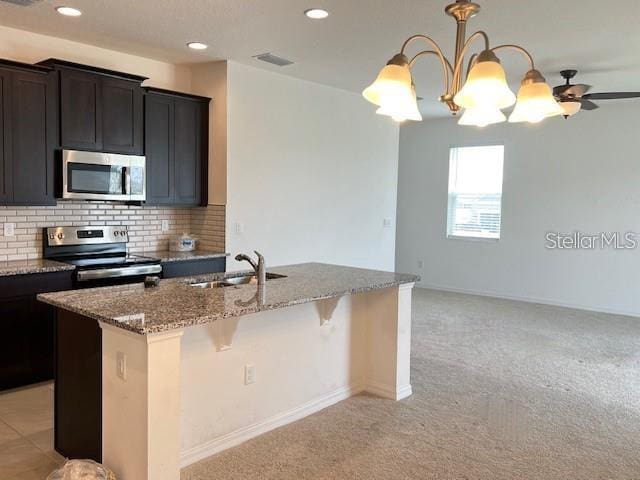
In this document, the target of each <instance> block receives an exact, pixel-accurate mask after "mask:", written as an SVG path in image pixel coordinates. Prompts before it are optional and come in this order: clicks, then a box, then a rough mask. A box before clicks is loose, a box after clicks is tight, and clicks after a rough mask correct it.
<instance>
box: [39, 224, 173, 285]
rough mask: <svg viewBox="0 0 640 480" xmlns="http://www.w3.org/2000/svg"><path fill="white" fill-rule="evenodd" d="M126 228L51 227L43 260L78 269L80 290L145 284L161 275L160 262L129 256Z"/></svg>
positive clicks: (138, 256) (46, 239)
mask: <svg viewBox="0 0 640 480" xmlns="http://www.w3.org/2000/svg"><path fill="white" fill-rule="evenodd" d="M128 241H129V232H128V231H127V228H126V227H112V226H90V227H48V228H45V229H44V257H45V258H48V259H50V260H56V261H59V262H65V263H70V264H72V265H75V266H76V273H75V286H76V287H77V288H87V287H97V286H106V285H118V284H122V283H136V282H142V281H143V280H144V277H146V276H147V275H160V274H161V273H162V266H161V265H160V260H158V259H156V258H151V257H144V256H141V255H129V254H128V253H127V242H128Z"/></svg>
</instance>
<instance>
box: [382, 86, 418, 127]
mask: <svg viewBox="0 0 640 480" xmlns="http://www.w3.org/2000/svg"><path fill="white" fill-rule="evenodd" d="M376 113H377V114H378V115H386V116H388V117H391V118H393V119H394V120H395V121H396V122H404V121H405V120H413V121H415V122H421V121H422V115H421V114H420V110H419V109H418V100H417V96H416V89H415V86H413V85H412V86H411V95H410V96H407V95H406V94H403V95H401V96H397V97H395V98H394V100H393V101H392V102H389V103H383V104H382V105H381V106H380V108H378V110H377V111H376Z"/></svg>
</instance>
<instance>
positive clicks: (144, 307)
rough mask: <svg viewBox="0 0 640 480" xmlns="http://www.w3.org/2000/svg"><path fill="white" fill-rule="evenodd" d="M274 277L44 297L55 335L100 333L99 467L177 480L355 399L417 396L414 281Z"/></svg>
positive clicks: (379, 276) (338, 272)
mask: <svg viewBox="0 0 640 480" xmlns="http://www.w3.org/2000/svg"><path fill="white" fill-rule="evenodd" d="M269 273H270V274H271V275H270V280H268V281H267V282H266V285H264V286H257V285H254V284H250V283H249V284H241V285H231V286H221V284H220V283H219V282H218V281H219V280H220V279H221V278H222V277H224V278H226V279H227V280H228V279H229V278H230V277H238V276H240V275H242V273H236V274H226V275H223V274H219V275H208V276H206V277H199V278H192V279H173V280H164V281H162V282H161V283H160V285H159V286H158V287H154V288H147V289H145V288H144V286H143V285H141V284H135V285H127V286H117V287H106V288H100V289H88V290H82V291H70V292H58V293H52V294H43V295H40V296H39V299H40V300H41V301H44V302H46V303H49V304H51V305H54V306H55V307H57V309H58V323H59V324H63V325H64V324H65V322H68V324H69V326H71V328H76V327H77V328H84V327H85V326H86V325H89V324H95V323H96V322H98V323H99V325H100V329H101V340H100V342H101V348H100V350H101V351H100V353H99V356H100V369H101V380H100V402H99V403H100V405H101V412H99V413H100V418H101V420H100V422H101V430H102V431H101V435H100V438H101V440H102V445H101V460H102V461H103V462H104V463H105V464H106V465H107V466H109V467H110V468H112V469H113V470H114V471H115V473H116V475H118V478H125V479H127V478H135V479H153V480H178V479H179V478H180V468H181V467H183V466H186V465H189V464H191V463H193V462H195V461H197V460H200V459H202V458H205V457H207V456H210V455H212V454H214V453H217V452H219V451H221V450H224V449H226V448H229V447H231V446H234V445H237V444H239V443H241V442H243V441H245V440H247V439H249V438H252V437H254V436H256V435H259V434H261V433H264V432H266V431H269V430H272V429H274V428H277V427H279V426H281V425H284V424H286V423H289V422H291V421H294V420H297V419H300V418H303V417H304V416H307V415H309V414H311V413H314V412H316V411H318V410H321V409H322V408H325V407H327V406H329V405H331V404H333V403H336V402H338V401H340V400H343V399H345V398H348V397H349V396H352V395H355V394H357V393H360V392H363V391H367V392H370V393H373V394H375V395H379V396H381V397H386V398H390V399H393V400H399V399H402V398H404V397H406V396H408V395H410V394H411V385H410V381H409V359H410V342H411V289H412V287H413V285H414V283H415V281H416V280H418V278H417V277H415V276H413V275H402V274H395V273H388V272H379V271H373V270H363V269H357V268H350V267H340V266H335V265H327V264H318V263H310V264H301V265H292V266H285V267H277V268H272V269H269ZM245 274H246V272H245ZM210 282H213V283H210ZM193 283H197V284H199V286H193V285H192V284H193ZM59 337H60V336H59ZM63 337H64V336H63ZM59 340H61V341H63V339H61V338H59ZM59 348H60V345H59ZM68 348H72V347H71V346H70V345H69V346H68ZM56 389H58V387H56ZM56 398H58V397H56ZM75 408H76V409H81V408H82V407H78V406H75ZM56 436H57V433H56Z"/></svg>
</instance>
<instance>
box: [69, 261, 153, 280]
mask: <svg viewBox="0 0 640 480" xmlns="http://www.w3.org/2000/svg"><path fill="white" fill-rule="evenodd" d="M157 273H162V265H138V266H135V267H120V268H97V269H95V270H82V271H79V272H78V273H77V279H78V282H88V281H90V280H103V279H105V278H122V277H134V276H137V275H153V274H157Z"/></svg>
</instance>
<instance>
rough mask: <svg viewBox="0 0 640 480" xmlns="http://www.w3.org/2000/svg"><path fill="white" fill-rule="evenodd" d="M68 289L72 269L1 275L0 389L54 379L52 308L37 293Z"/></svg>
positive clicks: (53, 321)
mask: <svg viewBox="0 0 640 480" xmlns="http://www.w3.org/2000/svg"><path fill="white" fill-rule="evenodd" d="M69 289H71V272H55V273H44V274H32V275H12V276H8V277H0V329H1V332H2V334H1V335H0V390H7V389H10V388H16V387H21V386H24V385H30V384H33V383H38V382H43V381H47V380H52V379H53V375H54V372H53V352H54V323H55V320H54V318H55V317H54V309H53V308H52V307H50V306H49V305H45V304H43V303H40V302H38V301H37V300H36V295H37V294H38V293H43V292H53V291H60V290H69Z"/></svg>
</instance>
